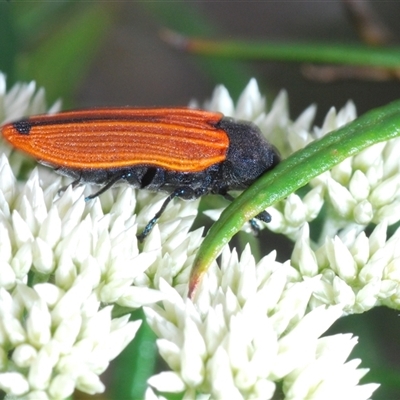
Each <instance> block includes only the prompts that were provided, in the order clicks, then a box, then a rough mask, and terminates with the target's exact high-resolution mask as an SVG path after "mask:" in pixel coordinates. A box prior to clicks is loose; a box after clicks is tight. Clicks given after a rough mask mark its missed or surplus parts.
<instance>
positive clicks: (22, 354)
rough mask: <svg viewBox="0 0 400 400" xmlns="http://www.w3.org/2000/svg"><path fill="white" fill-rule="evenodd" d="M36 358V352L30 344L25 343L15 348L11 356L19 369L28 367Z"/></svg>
mask: <svg viewBox="0 0 400 400" xmlns="http://www.w3.org/2000/svg"><path fill="white" fill-rule="evenodd" d="M36 357H37V350H36V349H35V348H34V347H33V346H31V345H30V344H26V343H23V344H21V345H19V346H16V347H15V349H14V351H13V354H12V360H13V361H14V362H15V364H16V365H17V366H18V367H20V368H28V367H30V365H31V364H32V362H33V360H35V358H36Z"/></svg>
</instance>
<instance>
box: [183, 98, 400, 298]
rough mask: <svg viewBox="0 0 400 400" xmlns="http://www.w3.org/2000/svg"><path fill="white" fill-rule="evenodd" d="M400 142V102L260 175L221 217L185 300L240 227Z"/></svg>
mask: <svg viewBox="0 0 400 400" xmlns="http://www.w3.org/2000/svg"><path fill="white" fill-rule="evenodd" d="M398 136H400V101H396V102H393V103H391V104H389V105H387V106H384V107H381V108H377V109H375V110H372V111H370V112H368V113H366V114H364V115H363V116H362V117H360V118H358V119H356V120H355V121H353V122H351V123H350V124H348V125H346V126H344V127H343V128H341V129H338V130H336V131H334V132H332V133H330V134H328V135H326V136H324V137H323V138H322V139H320V140H318V141H315V142H312V143H310V144H309V145H308V146H307V147H305V148H304V149H302V150H300V151H298V152H296V153H294V154H292V155H291V156H290V157H289V158H287V159H286V160H284V161H282V162H281V163H280V164H279V165H278V166H277V167H276V168H275V169H273V170H272V171H270V172H268V173H266V174H264V175H263V176H262V177H261V178H260V179H259V180H257V181H256V182H255V183H254V184H253V185H252V186H251V187H250V188H249V189H247V190H246V191H244V192H243V193H242V194H241V195H240V196H239V197H238V198H237V199H236V200H235V201H234V202H233V203H232V204H230V205H229V207H227V208H226V209H225V210H224V212H223V213H222V214H221V216H220V218H219V220H218V221H217V222H216V223H215V224H214V225H213V226H212V227H211V229H210V230H209V232H208V234H207V236H206V238H205V239H204V241H203V243H202V245H201V246H200V249H199V251H198V253H197V256H196V259H195V262H194V266H193V269H192V272H191V277H190V281H189V295H190V296H193V294H194V290H195V288H196V286H197V285H198V283H199V282H200V280H201V278H202V276H203V275H204V273H205V272H206V271H207V270H208V268H209V266H210V265H211V263H212V262H213V261H214V260H215V258H216V257H217V256H218V254H219V253H220V251H221V250H222V248H223V247H224V246H225V245H226V244H227V243H228V242H229V240H230V239H231V238H232V236H233V235H234V234H236V233H237V232H238V231H239V230H240V229H241V227H242V226H243V224H244V223H245V222H247V221H248V220H249V219H251V218H253V217H254V216H256V215H257V214H259V213H260V212H261V211H263V210H265V208H267V207H269V206H271V205H272V204H274V203H276V202H278V201H280V200H283V199H285V198H286V197H287V196H288V195H289V194H291V193H293V192H294V191H296V190H297V189H299V188H301V187H302V186H305V185H306V184H307V183H308V182H309V181H310V180H311V179H313V178H315V177H316V176H318V175H320V174H322V173H323V172H325V171H327V170H329V169H331V168H332V167H334V166H335V165H337V164H339V163H340V162H341V161H343V160H344V159H345V158H347V157H350V156H354V155H355V154H358V153H359V152H360V151H362V150H364V149H365V148H366V147H369V146H371V145H373V144H375V143H378V142H382V141H386V140H389V139H392V138H395V137H398Z"/></svg>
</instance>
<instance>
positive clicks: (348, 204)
mask: <svg viewBox="0 0 400 400" xmlns="http://www.w3.org/2000/svg"><path fill="white" fill-rule="evenodd" d="M328 193H329V199H330V201H331V203H332V205H333V207H334V209H335V210H336V212H337V213H338V214H339V215H340V216H342V217H345V218H348V217H349V216H351V214H352V211H353V208H354V207H355V205H356V202H355V200H354V199H353V196H352V195H351V194H350V192H349V191H348V190H347V189H346V188H345V187H344V186H342V185H341V184H340V183H338V182H336V181H334V180H333V179H329V180H328Z"/></svg>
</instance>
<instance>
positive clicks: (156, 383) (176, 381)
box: [147, 371, 185, 393]
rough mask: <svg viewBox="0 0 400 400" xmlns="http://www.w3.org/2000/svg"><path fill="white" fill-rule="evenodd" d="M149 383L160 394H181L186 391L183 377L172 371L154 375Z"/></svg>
mask: <svg viewBox="0 0 400 400" xmlns="http://www.w3.org/2000/svg"><path fill="white" fill-rule="evenodd" d="M147 383H148V384H149V385H151V386H153V387H154V388H155V389H157V390H159V391H160V392H168V393H179V392H183V391H184V390H185V383H184V382H183V381H182V379H181V377H180V376H179V375H178V374H177V373H175V372H172V371H169V372H161V373H159V374H157V375H154V376H152V377H150V378H149V379H148V380H147Z"/></svg>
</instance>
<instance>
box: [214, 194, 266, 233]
mask: <svg viewBox="0 0 400 400" xmlns="http://www.w3.org/2000/svg"><path fill="white" fill-rule="evenodd" d="M222 195H223V196H224V198H225V199H226V200H229V201H233V200H235V198H234V197H233V196H231V195H230V194H229V193H223V194H222ZM254 218H257V219H258V220H260V221H263V222H267V223H268V222H271V215H270V214H269V213H268V212H267V211H261V212H260V214H257V215H256V216H255V217H254ZM254 218H252V219H251V220H250V221H249V223H250V227H251V230H252V231H253V233H254V235H256V236H257V235H258V234H259V233H260V227H259V226H258V224H257V221H255V220H254Z"/></svg>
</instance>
